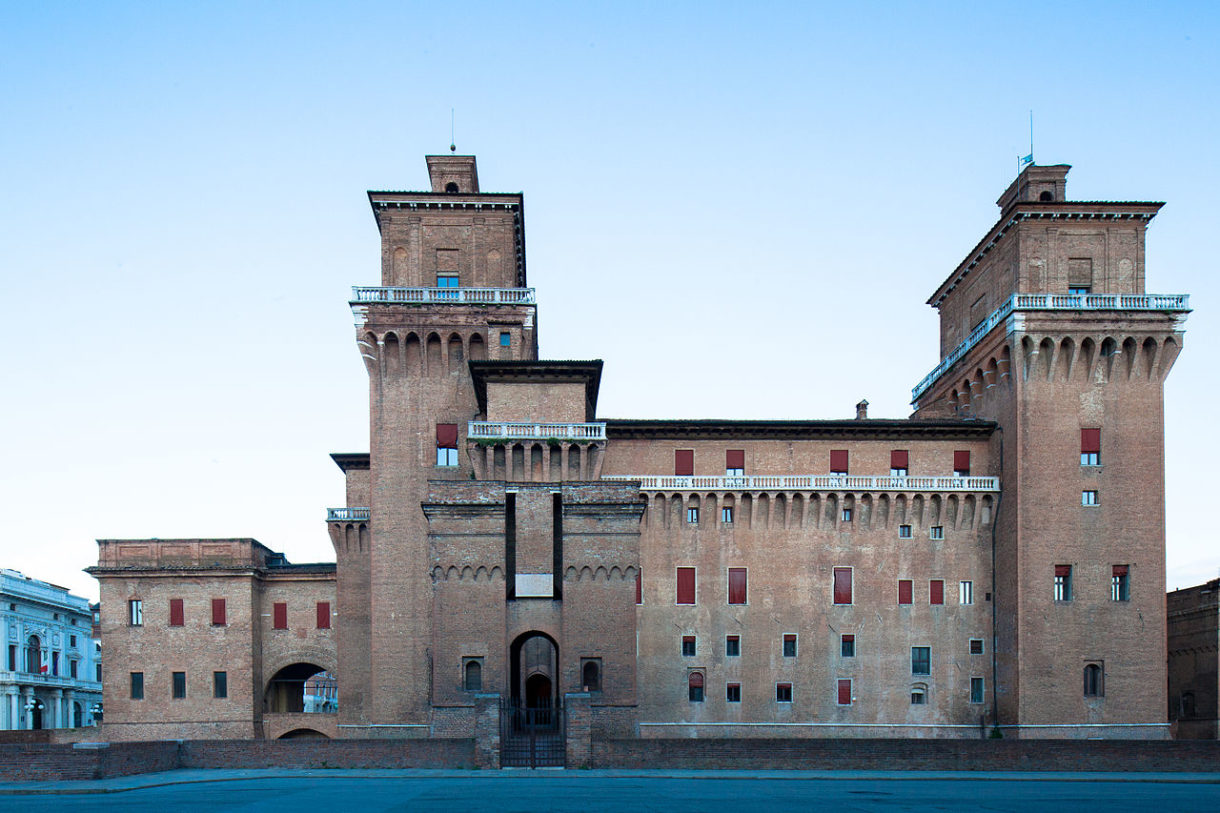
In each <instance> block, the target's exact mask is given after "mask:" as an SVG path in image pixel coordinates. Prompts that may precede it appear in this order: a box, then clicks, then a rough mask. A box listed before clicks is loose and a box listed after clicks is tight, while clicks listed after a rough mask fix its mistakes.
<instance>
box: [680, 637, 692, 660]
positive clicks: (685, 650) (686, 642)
mask: <svg viewBox="0 0 1220 813" xmlns="http://www.w3.org/2000/svg"><path fill="white" fill-rule="evenodd" d="M682 657H684V658H693V657H695V636H693V635H683V636H682Z"/></svg>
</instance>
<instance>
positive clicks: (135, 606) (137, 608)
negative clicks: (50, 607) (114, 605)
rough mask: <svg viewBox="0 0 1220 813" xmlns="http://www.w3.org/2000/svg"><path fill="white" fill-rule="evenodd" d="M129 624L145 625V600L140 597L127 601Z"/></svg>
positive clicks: (133, 625) (135, 625) (134, 625)
mask: <svg viewBox="0 0 1220 813" xmlns="http://www.w3.org/2000/svg"><path fill="white" fill-rule="evenodd" d="M44 617H45V616H44ZM127 624H128V626H132V627H142V626H144V602H143V601H141V600H140V599H138V598H133V599H131V600H130V601H128V602H127Z"/></svg>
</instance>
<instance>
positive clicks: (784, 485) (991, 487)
mask: <svg viewBox="0 0 1220 813" xmlns="http://www.w3.org/2000/svg"><path fill="white" fill-rule="evenodd" d="M602 479H603V480H639V481H640V490H641V491H958V492H978V491H999V490H1000V478H999V477H867V476H865V477H861V476H858V475H854V474H851V475H848V474H779V475H766V474H764V475H752V476H749V477H669V476H656V475H623V474H610V475H606V476H603V477H602Z"/></svg>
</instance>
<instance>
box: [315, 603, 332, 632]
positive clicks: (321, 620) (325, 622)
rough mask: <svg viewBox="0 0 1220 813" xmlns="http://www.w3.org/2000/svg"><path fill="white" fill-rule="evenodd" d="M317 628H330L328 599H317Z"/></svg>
mask: <svg viewBox="0 0 1220 813" xmlns="http://www.w3.org/2000/svg"><path fill="white" fill-rule="evenodd" d="M318 629H320V630H328V629H330V602H329V601H319V602H318Z"/></svg>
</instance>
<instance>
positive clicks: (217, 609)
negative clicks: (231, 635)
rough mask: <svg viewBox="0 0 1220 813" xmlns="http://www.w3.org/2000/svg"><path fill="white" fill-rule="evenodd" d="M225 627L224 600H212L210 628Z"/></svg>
mask: <svg viewBox="0 0 1220 813" xmlns="http://www.w3.org/2000/svg"><path fill="white" fill-rule="evenodd" d="M224 625H225V600H224V599H223V598H214V599H212V626H213V627H223V626H224Z"/></svg>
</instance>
